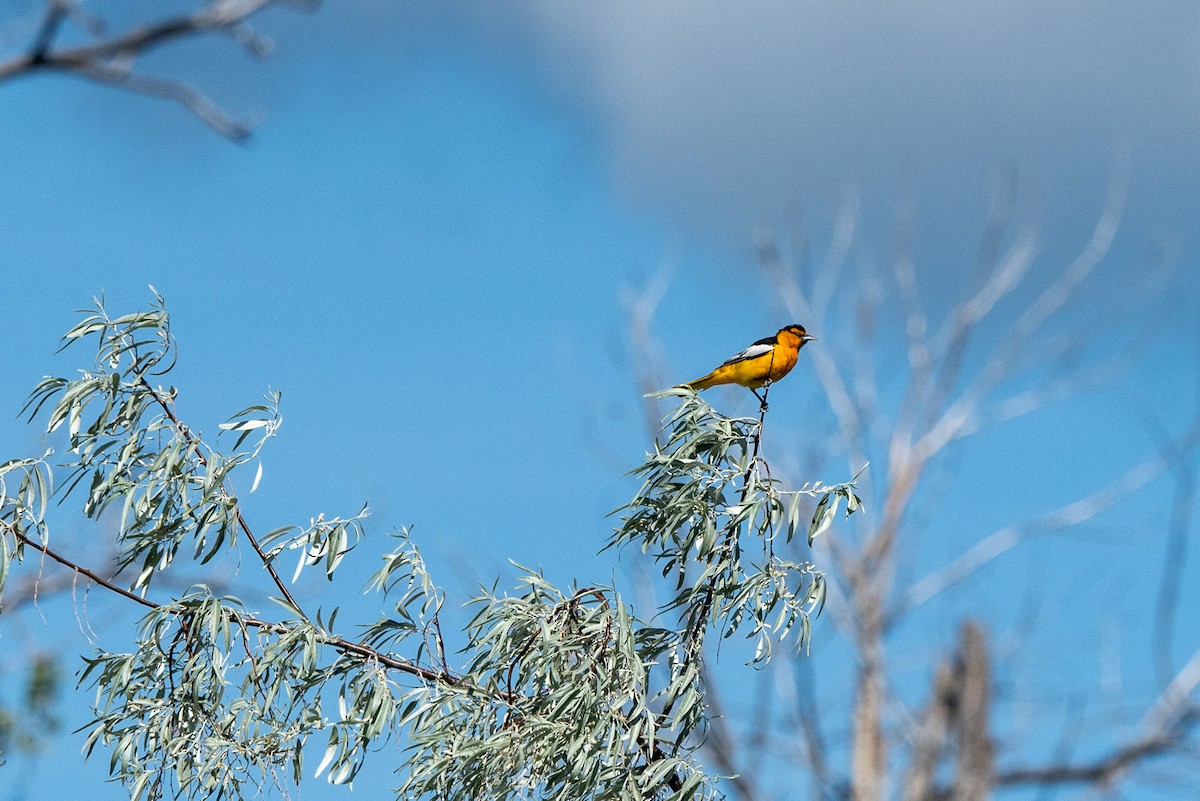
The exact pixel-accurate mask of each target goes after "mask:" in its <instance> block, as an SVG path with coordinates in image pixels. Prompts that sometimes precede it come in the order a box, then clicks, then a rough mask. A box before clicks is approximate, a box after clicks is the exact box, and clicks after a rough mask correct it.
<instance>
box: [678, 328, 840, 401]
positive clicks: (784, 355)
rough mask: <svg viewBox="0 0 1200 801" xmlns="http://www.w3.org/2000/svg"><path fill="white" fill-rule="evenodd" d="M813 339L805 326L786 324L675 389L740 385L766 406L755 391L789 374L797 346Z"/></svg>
mask: <svg viewBox="0 0 1200 801" xmlns="http://www.w3.org/2000/svg"><path fill="white" fill-rule="evenodd" d="M814 339H816V337H814V336H809V334H808V332H807V331H805V330H804V326H802V325H789V326H787V327H786V328H781V329H779V333H777V334H775V336H770V337H767V338H766V339H760V340H758V341H757V342H755V343H754V344H753V345H751V346H750V347H748V348H746V349H745V350H744V351H742V352H741V353H739V354H737V355H736V356H733V357H731V358H729V359H728V360H727V361H725V363H724V364H722V365H721V366H720V367H718V368H717V369H716V370H713V371H712V372H711V373H709V374H708V375H706V376H704V377H703V378H697V379H696V380H695V381H689V382H687V383H686V384H680V385H679V386H678V387H676V389H692V390H701V389H708V388H709V387H715V386H717V385H718V384H741V385H742V386H743V387H746V388H747V389H749V390H750V391H751V392H753V393H754V397H756V398H758V400H759V403H761V404H762V405H763V407H764V408H765V407H766V405H767V404H766V401H765V400H763V396H762V395H759V394H758V389H759V388H760V387H763V386H766V385H767V384H771V383H774V382H776V381H778V380H779V379H781V378H783V377H784V376H785V375H787V374H788V373H790V372H791V371H792V368H793V367H795V366H796V359H797V358H798V357H799V355H800V348H802V347H804V343H805V342H811V341H812V340H814Z"/></svg>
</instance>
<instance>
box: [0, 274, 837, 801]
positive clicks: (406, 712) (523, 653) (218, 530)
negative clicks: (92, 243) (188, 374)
mask: <svg viewBox="0 0 1200 801" xmlns="http://www.w3.org/2000/svg"><path fill="white" fill-rule="evenodd" d="M84 340H89V341H92V342H94V343H95V344H96V346H97V350H96V358H95V360H94V364H93V365H92V366H91V367H89V368H88V369H85V370H82V371H81V372H80V373H79V375H78V376H77V377H75V378H72V379H67V378H47V379H45V380H44V381H43V382H41V383H40V384H39V385H38V386H37V388H36V389H35V390H34V392H33V394H32V395H31V397H30V401H29V404H28V405H27V407H26V411H27V413H28V415H29V417H30V419H31V420H33V419H40V418H42V416H43V415H44V419H45V427H46V431H47V432H48V433H53V432H58V431H62V432H64V433H65V437H66V441H65V450H66V452H67V454H68V457H67V458H66V459H65V460H60V459H57V458H56V456H55V453H54V451H53V450H47V451H46V453H45V454H43V455H42V456H41V457H36V458H18V459H12V460H10V461H7V462H4V463H3V464H0V588H2V587H3V582H4V580H5V578H6V577H8V576H9V575H10V574H11V573H12V571H13V569H14V567H19V566H20V564H21V563H22V562H23V561H26V560H28V557H29V554H30V552H31V551H33V552H35V553H37V554H38V555H39V556H42V555H44V556H45V557H49V558H50V559H52V560H54V561H57V562H59V563H60V564H62V565H63V566H65V567H66V568H68V569H70V570H73V571H75V572H76V573H77V574H78V575H80V576H83V577H86V578H87V579H88V580H91V581H94V582H96V583H98V584H99V585H101V586H102V587H104V588H106V589H107V590H109V591H111V592H113V593H116V594H118V595H121V596H123V597H124V599H125V600H126V601H128V602H130V603H135V604H138V605H140V606H141V607H143V608H144V614H143V616H142V618H141V620H140V623H139V625H138V626H137V630H136V636H135V644H134V647H133V648H132V649H131V650H129V651H128V652H120V653H118V652H106V651H98V652H96V653H93V654H91V655H88V656H86V657H85V658H84V667H83V668H82V670H81V671H80V682H81V683H82V684H84V685H87V686H90V687H93V688H94V689H95V705H94V718H93V720H92V721H91V723H90V724H88V725H87V726H86V741H85V751H86V752H87V753H88V754H91V753H92V752H93V751H94V749H96V748H98V747H99V748H101V749H103V750H106V751H108V753H109V754H110V757H109V764H110V770H111V772H112V774H113V776H114V777H116V778H118V779H119V780H120V781H122V782H123V783H124V784H125V785H126V786H127V787H128V790H129V792H130V796H131V798H134V799H149V798H160V797H163V796H164V795H171V796H182V797H205V798H208V797H214V798H238V797H242V796H244V795H246V794H248V791H250V790H252V789H253V788H254V787H261V786H263V785H264V784H271V783H279V784H285V785H287V784H292V783H299V782H300V781H301V779H302V776H303V775H304V771H305V761H306V756H311V755H312V754H313V753H320V751H319V749H320V746H321V745H322V744H323V745H324V751H323V753H321V756H320V758H319V759H318V760H317V761H318V764H317V766H316V768H315V769H312V770H313V772H314V773H315V774H316V775H318V776H322V775H323V776H325V777H326V778H327V779H328V781H331V782H334V783H345V782H350V781H352V780H353V779H354V777H355V776H356V774H357V773H358V772H359V770H360V769H361V767H362V765H363V762H364V760H365V758H366V756H367V754H368V753H370V752H371V751H373V750H377V748H378V746H379V745H381V744H383V743H386V742H389V741H395V742H396V743H398V744H399V746H400V747H401V748H402V749H403V759H402V763H401V764H400V765H398V766H397V772H398V774H399V787H398V789H397V794H398V797H401V798H413V799H417V798H438V799H445V800H446V801H454V800H456V799H461V800H462V801H467V799H470V800H471V801H479V800H480V799H541V798H554V799H651V798H660V799H665V798H674V799H685V798H714V797H717V796H719V794H720V793H719V787H718V785H717V782H716V778H715V777H713V776H710V775H708V774H706V773H705V772H704V771H703V769H702V768H701V766H700V764H699V762H698V760H697V757H696V750H697V748H698V747H699V744H700V743H701V742H702V740H703V737H704V731H705V722H706V706H705V701H704V686H703V684H702V681H701V665H702V662H703V659H704V655H705V649H704V643H705V638H706V635H707V634H708V633H709V632H710V631H711V632H716V633H719V634H720V635H721V636H723V637H728V636H731V635H734V634H736V633H740V634H742V635H743V636H745V637H748V638H750V639H751V640H753V642H754V644H755V649H754V652H755V655H754V657H753V659H752V662H753V663H754V664H763V663H765V662H766V661H767V660H769V659H770V657H771V653H772V647H773V646H774V645H775V644H777V643H778V642H780V641H782V640H784V639H785V638H787V637H789V636H791V638H792V641H793V642H794V644H795V646H796V647H797V648H802V647H803V646H804V645H805V643H806V642H807V639H808V636H809V626H810V618H811V617H812V616H813V615H814V614H816V613H817V612H819V610H820V607H821V604H822V602H823V600H824V597H825V584H824V580H823V577H822V575H821V573H820V572H819V571H817V570H816V569H815V568H814V567H813V566H812V565H811V564H807V563H794V562H789V561H786V560H783V559H780V558H778V557H777V556H776V555H775V552H774V543H775V542H776V540H777V538H785V539H789V540H790V539H792V538H793V537H797V536H807V537H808V538H809V540H810V542H811V538H812V537H813V536H816V535H817V534H819V533H820V531H821V530H823V528H824V527H825V526H827V525H828V523H829V521H830V520H831V519H832V517H833V515H834V514H835V513H836V511H837V509H838V508H839V506H840V504H841V503H843V502H844V503H845V504H846V510H847V513H849V512H852V511H854V510H855V509H857V508H858V505H859V501H858V499H857V497H856V496H855V494H854V487H853V482H849V483H845V484H839V485H834V486H825V485H820V484H817V485H813V486H805V487H802V488H801V489H800V490H797V491H793V492H786V491H784V490H783V489H781V488H780V487H779V486H778V485H777V482H776V481H775V480H774V479H772V478H771V476H770V473H769V470H768V469H767V466H766V463H765V461H764V460H763V459H762V458H761V456H760V455H759V446H760V440H761V436H762V427H763V417H761V416H760V417H759V418H758V419H736V418H729V417H725V416H722V415H720V414H718V413H717V412H715V411H714V410H713V409H712V408H711V407H709V406H708V405H707V404H705V403H704V402H703V401H702V400H700V399H699V398H698V397H696V395H695V394H693V393H690V392H679V393H676V394H678V395H679V399H680V405H679V406H678V408H677V409H676V410H675V412H674V413H673V414H672V415H671V416H670V417H669V418H668V420H667V424H666V429H665V438H664V439H665V442H664V444H662V445H656V447H655V449H654V452H653V453H651V454H649V456H648V457H647V460H646V462H645V463H644V464H643V465H642V466H641V467H639V468H638V469H637V470H636V471H634V472H635V474H636V475H637V476H638V477H639V478H640V479H641V480H642V482H643V483H642V485H641V487H640V489H639V490H638V491H637V493H636V494H635V495H634V497H633V499H632V500H631V501H630V502H629V503H628V504H627V505H625V506H624V507H622V508H621V509H620V510H618V512H617V513H616V514H617V516H618V517H619V520H620V524H619V526H618V527H617V529H616V531H615V533H614V535H613V537H612V539H611V541H610V543H609V546H610V547H614V548H617V549H621V548H638V549H640V550H641V551H643V552H644V553H646V554H648V555H649V556H650V557H651V558H652V559H653V560H654V561H655V562H656V563H657V564H658V565H659V566H660V567H661V572H662V575H663V576H664V578H665V579H666V586H667V589H668V592H667V593H666V598H665V600H664V601H663V603H662V604H661V606H660V608H657V609H651V610H649V615H642V616H639V614H638V613H637V612H636V611H635V609H634V608H633V605H632V604H631V603H629V602H628V601H626V600H625V599H624V598H623V597H622V595H621V594H620V592H619V591H618V589H617V587H615V586H602V585H596V584H586V585H578V586H574V587H572V588H570V589H562V588H558V587H555V586H553V585H552V584H551V583H550V582H548V581H547V580H546V578H545V577H544V576H543V575H541V574H540V573H539V572H538V571H537V570H533V569H523V572H522V577H521V580H520V582H519V586H518V587H517V588H516V589H515V590H514V591H512V592H511V593H503V592H498V591H497V589H496V588H495V587H492V588H491V589H487V588H484V589H483V590H481V592H480V594H479V596H478V597H476V598H474V599H473V600H471V601H470V602H469V604H468V605H469V608H470V609H471V610H472V611H473V616H472V617H471V619H470V622H469V623H468V624H467V626H466V628H465V631H464V632H463V636H462V637H461V640H462V641H463V642H465V646H464V647H463V648H462V649H461V650H457V651H455V652H453V653H451V652H449V649H448V647H447V645H446V642H445V640H444V638H443V634H442V624H441V619H440V616H439V613H440V612H441V611H442V609H443V606H444V604H445V602H446V596H445V593H444V592H443V591H442V590H441V589H440V588H438V586H437V585H436V583H435V582H434V580H433V578H432V577H431V576H430V574H429V572H428V570H427V568H426V565H425V562H424V560H423V559H422V557H421V554H420V552H419V550H418V549H417V547H416V545H415V543H414V542H413V541H412V540H411V539H410V537H409V536H408V532H407V531H400V532H398V533H397V535H396V537H397V544H396V546H395V547H394V549H393V550H392V551H390V552H389V553H387V554H385V555H384V556H383V560H382V566H381V567H380V568H379V570H378V571H377V572H376V573H375V574H374V576H373V577H372V579H371V580H370V581H369V583H368V586H367V588H366V591H367V592H369V593H375V594H377V595H378V596H379V597H380V598H382V599H385V600H386V608H387V609H388V610H389V611H388V612H387V613H386V614H385V615H383V616H381V617H380V618H379V619H377V620H374V621H371V622H368V623H365V624H363V625H362V626H360V633H359V636H357V637H352V636H349V635H345V634H342V633H340V632H341V631H343V630H344V629H342V628H340V627H339V625H338V610H337V609H336V608H333V609H332V610H331V611H329V612H328V613H327V614H326V613H325V612H322V611H317V612H316V613H313V614H310V612H309V611H307V610H305V609H303V608H302V606H301V605H300V604H298V603H297V602H296V601H295V599H294V598H293V597H292V595H291V593H290V591H289V590H288V583H287V582H285V581H284V580H283V579H282V578H281V577H280V574H279V570H278V568H279V566H280V565H279V562H280V559H281V557H282V556H283V555H284V554H285V553H288V552H295V553H297V556H298V566H297V568H296V571H295V575H294V576H293V579H292V580H293V581H294V580H295V578H296V577H297V576H298V575H299V572H300V568H302V567H303V566H304V565H321V566H322V568H323V570H324V573H325V575H326V576H327V577H328V578H329V579H330V580H332V579H334V577H335V573H336V571H337V569H338V567H339V565H340V563H341V562H342V560H343V559H344V558H345V557H346V556H347V555H348V554H349V553H350V552H351V551H352V550H353V549H354V548H355V546H356V545H358V544H359V543H360V542H361V541H362V539H363V537H364V535H365V529H364V524H363V521H364V518H365V517H366V515H367V510H366V508H365V507H364V508H363V509H362V510H361V511H360V512H359V513H358V514H356V515H354V516H350V517H345V518H342V517H326V516H324V515H319V516H317V517H316V518H314V519H313V520H312V521H311V522H310V524H309V525H307V526H301V525H283V526H279V527H277V528H275V529H273V530H271V531H270V532H268V533H266V534H264V535H263V536H262V537H261V538H259V537H256V536H255V534H254V533H253V530H252V528H251V527H250V525H249V524H248V523H247V521H246V518H245V517H244V515H243V511H244V503H243V500H242V499H241V498H239V496H238V495H236V494H235V493H234V492H233V490H232V484H231V481H230V479H231V476H233V475H234V474H235V473H236V474H238V475H239V476H245V482H246V484H247V485H248V486H249V489H250V491H253V490H254V489H255V488H256V487H257V485H258V480H259V478H260V477H261V472H262V463H261V458H260V457H261V451H262V448H263V446H264V445H265V443H266V442H267V441H268V440H269V439H270V438H271V437H273V436H275V434H276V432H277V430H278V428H279V425H280V421H281V418H280V414H279V396H278V394H277V393H271V394H269V395H268V396H267V399H266V402H265V403H261V404H255V405H252V406H249V407H247V408H246V409H243V410H242V411H241V412H238V413H237V414H236V415H234V416H233V417H231V418H230V419H229V420H228V421H227V422H226V423H224V424H222V425H221V426H220V428H221V430H222V435H223V436H219V437H218V438H217V439H216V440H209V439H206V438H205V437H204V436H202V434H201V433H200V432H199V431H197V430H194V429H192V428H190V427H189V426H187V425H186V424H184V423H183V422H182V421H181V420H180V419H179V417H178V416H177V414H176V411H175V406H174V400H175V397H176V391H175V389H174V388H171V387H169V386H162V385H161V384H160V382H161V381H162V380H163V377H164V376H166V375H167V374H168V373H169V372H170V370H171V368H172V367H173V366H174V358H175V343H174V340H173V338H172V336H171V331H170V320H169V317H168V315H167V312H166V309H165V307H164V305H163V302H162V299H161V298H160V297H158V296H157V295H156V296H155V301H154V303H153V304H152V306H151V308H150V309H149V310H147V311H143V312H137V313H132V314H127V315H124V316H119V317H111V316H109V315H108V313H107V312H106V311H105V308H104V304H103V302H102V301H97V302H96V303H95V306H94V308H92V309H90V310H88V311H87V312H85V316H84V318H83V320H82V321H81V322H80V323H79V324H78V325H77V326H75V327H74V328H73V329H71V330H70V331H69V332H68V333H67V334H66V335H65V337H64V347H67V346H70V345H72V344H75V343H77V342H81V341H84ZM55 436H62V434H56V435H55ZM60 473H63V474H65V478H64V479H63V480H62V481H61V483H59V482H58V480H57V478H56V477H57V476H58V475H59V474H60ZM52 499H55V500H57V501H59V502H62V503H66V502H73V503H81V509H82V512H83V514H84V515H85V516H86V517H88V518H90V519H92V520H96V521H100V520H103V521H104V522H105V524H106V525H110V526H112V528H114V529H115V532H116V534H115V536H116V547H117V560H116V571H115V574H105V575H101V574H100V573H98V572H96V571H95V570H90V569H89V568H87V567H85V566H83V565H82V564H80V563H79V562H77V561H75V560H73V559H71V558H68V557H67V556H65V555H63V554H62V553H60V551H59V550H58V548H57V543H56V542H54V541H52V537H51V530H50V529H51V526H50V523H49V522H48V518H47V507H48V505H49V503H50V501H51V500H52ZM810 507H814V508H815V511H814V512H813V513H812V514H811V515H810V514H809V513H808V510H809V508H810ZM243 552H245V554H246V558H247V559H249V560H250V561H251V562H252V563H259V564H261V566H262V568H263V573H262V575H263V577H264V579H265V580H267V581H268V582H269V583H270V586H271V588H272V589H271V592H273V593H274V597H273V598H272V599H273V600H275V601H276V602H277V603H278V607H277V608H274V609H272V610H267V611H266V612H264V611H259V610H251V609H249V608H247V606H246V605H245V604H244V603H243V602H242V601H240V600H239V599H238V598H236V597H233V596H229V595H220V596H219V595H217V594H215V593H214V592H212V591H211V590H210V589H209V588H207V587H205V586H192V587H190V588H189V589H188V590H186V591H185V592H182V593H178V597H171V593H170V590H169V585H167V584H164V583H163V582H162V581H161V580H160V579H161V577H162V576H163V575H164V574H166V573H168V571H170V570H171V569H172V566H173V565H175V564H176V562H177V561H178V560H179V559H180V556H181V554H182V555H183V556H185V557H186V558H187V559H188V560H192V561H194V562H199V563H201V564H204V563H208V562H210V561H211V560H213V559H215V558H217V557H218V556H230V555H231V554H232V555H233V556H234V557H235V558H238V559H241V558H242V557H241V554H242V553H243ZM310 744H311V745H310Z"/></svg>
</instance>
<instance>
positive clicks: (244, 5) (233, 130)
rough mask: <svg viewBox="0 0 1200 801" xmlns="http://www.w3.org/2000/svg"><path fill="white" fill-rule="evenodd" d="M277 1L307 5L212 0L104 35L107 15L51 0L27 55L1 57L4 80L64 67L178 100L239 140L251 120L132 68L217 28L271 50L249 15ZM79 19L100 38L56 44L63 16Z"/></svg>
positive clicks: (255, 52)
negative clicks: (151, 55) (101, 16)
mask: <svg viewBox="0 0 1200 801" xmlns="http://www.w3.org/2000/svg"><path fill="white" fill-rule="evenodd" d="M276 5H291V6H296V5H303V4H298V3H295V2H289V0H211V2H209V3H206V4H204V5H202V6H201V7H199V8H198V9H197V10H196V11H194V12H193V13H191V14H184V15H182V16H174V17H167V18H164V19H160V20H157V21H153V22H149V23H147V24H145V25H141V26H139V27H135V28H133V29H131V30H129V31H126V32H124V33H121V34H116V35H113V36H109V37H107V38H106V37H104V36H103V32H104V30H105V27H106V26H105V25H104V24H103V21H102V20H100V19H98V18H96V17H93V16H90V15H85V14H83V12H82V10H81V9H79V7H78V6H77V5H76V4H75V3H74V2H73V1H72V0H48V2H47V5H46V12H45V14H44V16H43V17H42V21H41V24H40V25H39V26H38V30H37V33H36V34H35V36H34V39H33V43H32V44H31V45H30V47H29V49H28V50H27V51H26V52H25V53H24V54H22V55H19V56H15V57H13V58H10V59H8V60H7V61H2V62H0V83H3V82H4V81H6V80H10V79H13V78H16V77H19V76H22V75H32V74H35V73H38V72H49V71H53V72H60V73H65V74H70V75H75V76H77V77H80V78H83V79H85V80H89V81H92V82H95V83H101V84H107V85H109V86H115V87H117V88H119V89H123V90H125V91H128V92H132V93H134V94H140V95H147V96H150V97H158V98H163V99H166V100H171V101H174V102H176V103H179V104H180V105H181V106H183V107H184V108H185V109H187V110H188V111H189V112H191V113H192V114H193V115H194V116H195V117H197V118H198V119H199V120H201V121H202V122H203V123H204V124H205V125H207V126H209V127H210V128H212V129H213V130H214V131H216V132H217V133H219V134H221V135H222V136H224V137H226V138H227V139H231V140H234V141H240V140H243V139H245V138H247V137H248V136H249V135H250V132H251V126H250V125H249V124H246V123H241V122H237V121H236V120H235V119H234V118H233V117H232V116H231V115H230V114H229V113H227V112H226V111H224V110H223V109H222V108H221V107H220V106H218V105H217V104H216V103H214V102H213V101H211V100H209V99H208V98H207V97H206V96H205V95H204V94H203V93H202V92H200V91H198V90H197V89H194V88H192V87H191V86H189V85H187V84H185V83H183V82H182V81H176V80H171V79H169V78H157V77H151V76H147V75H142V74H140V73H136V72H134V71H133V65H134V62H135V61H136V60H137V59H138V58H139V57H140V56H142V55H144V54H145V53H148V52H150V51H151V50H154V49H156V48H158V47H161V46H163V45H166V44H170V43H173V42H176V41H179V40H182V39H187V38H192V37H197V36H203V35H208V34H213V33H219V34H225V35H228V36H230V37H232V38H233V39H234V41H236V42H237V43H238V44H240V45H241V46H242V48H243V49H245V50H246V52H248V53H250V54H251V55H252V56H254V57H256V58H265V57H267V56H269V55H270V54H271V53H272V52H273V50H274V47H273V45H272V44H271V42H270V40H269V39H267V38H266V37H263V36H261V35H259V34H257V33H255V32H254V31H253V30H252V29H251V28H250V27H249V25H248V22H247V20H248V18H249V17H251V16H253V15H254V14H257V13H258V12H259V11H262V10H263V9H265V8H267V7H269V6H276ZM69 20H77V21H80V22H81V24H82V25H83V27H84V28H85V29H86V30H87V32H88V33H89V34H91V35H92V36H94V37H97V38H98V41H96V42H93V43H90V44H84V45H77V46H73V47H64V48H61V49H58V48H55V41H56V39H57V38H58V36H59V34H60V33H61V31H62V26H63V23H64V22H67V21H69Z"/></svg>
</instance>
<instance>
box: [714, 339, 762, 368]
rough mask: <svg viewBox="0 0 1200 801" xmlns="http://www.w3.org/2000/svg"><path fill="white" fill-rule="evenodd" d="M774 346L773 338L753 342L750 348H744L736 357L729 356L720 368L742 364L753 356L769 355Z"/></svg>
mask: <svg viewBox="0 0 1200 801" xmlns="http://www.w3.org/2000/svg"><path fill="white" fill-rule="evenodd" d="M775 344H776V343H775V337H767V338H766V339H760V340H758V341H757V342H755V343H754V344H753V345H751V346H750V347H748V348H746V349H745V350H744V351H742V352H741V353H739V354H737V355H736V356H730V357H729V358H728V359H726V360H725V361H724V362H723V363H722V364H721V366H722V367H724V366H725V365H726V364H735V363H736V362H744V361H746V360H747V359H753V358H754V357H755V356H762V355H763V354H765V353H770V352H771V350H772V349H773V348H774V347H775Z"/></svg>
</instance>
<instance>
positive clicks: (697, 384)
mask: <svg viewBox="0 0 1200 801" xmlns="http://www.w3.org/2000/svg"><path fill="white" fill-rule="evenodd" d="M715 383H716V382H714V381H713V374H712V373H709V374H708V375H706V376H704V377H703V378H697V379H696V380H695V381H688V382H687V383H685V384H680V385H679V386H677V387H675V389H690V390H692V391H694V392H699V391H700V390H702V389H708V388H709V387H711V386H714V385H715Z"/></svg>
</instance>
